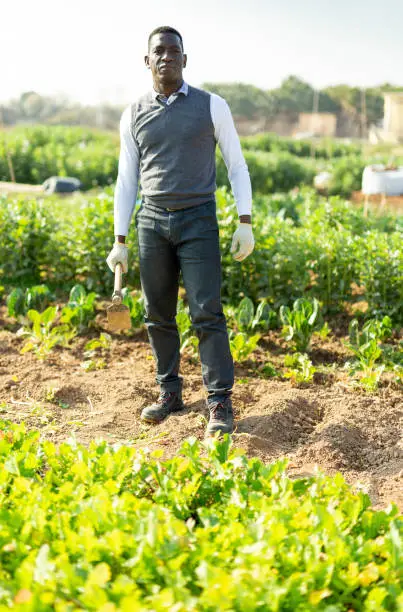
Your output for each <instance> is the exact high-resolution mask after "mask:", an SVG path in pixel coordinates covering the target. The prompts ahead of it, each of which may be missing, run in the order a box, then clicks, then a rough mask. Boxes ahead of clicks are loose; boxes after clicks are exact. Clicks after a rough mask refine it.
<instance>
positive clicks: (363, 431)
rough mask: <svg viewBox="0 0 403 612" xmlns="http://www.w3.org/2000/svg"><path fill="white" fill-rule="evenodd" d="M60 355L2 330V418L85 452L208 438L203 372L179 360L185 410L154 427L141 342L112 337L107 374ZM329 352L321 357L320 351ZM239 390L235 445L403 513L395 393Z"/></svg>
mask: <svg viewBox="0 0 403 612" xmlns="http://www.w3.org/2000/svg"><path fill="white" fill-rule="evenodd" d="M80 342H81V344H80V343H79V344H78V345H76V346H75V348H73V349H72V350H67V349H59V348H57V349H56V350H55V351H54V353H53V354H52V356H51V357H50V358H49V359H48V361H45V362H41V361H39V360H38V359H37V358H36V357H35V356H34V355H32V354H30V353H28V354H25V355H21V354H20V353H19V350H20V348H21V340H20V339H19V338H17V337H16V336H15V334H14V333H12V332H10V331H8V330H6V329H4V328H3V330H2V331H0V418H4V419H10V420H13V421H21V420H25V422H26V423H27V424H28V425H29V426H30V427H37V428H40V429H41V430H42V434H43V436H45V437H46V438H48V439H51V440H53V441H61V440H64V439H66V438H67V437H69V436H70V434H71V432H73V431H74V432H75V435H76V437H77V439H78V440H79V441H81V442H84V443H87V442H89V441H90V440H91V439H94V438H97V437H102V438H104V439H106V440H109V441H111V442H116V441H127V440H130V441H131V442H135V443H136V444H137V445H138V446H139V447H142V446H147V447H149V448H152V449H154V448H161V449H163V450H164V457H169V456H172V455H173V454H174V453H175V452H176V451H177V449H178V448H179V446H180V444H181V442H182V441H183V439H184V438H186V437H187V436H190V435H193V436H196V437H197V438H199V439H203V437H204V431H205V426H206V422H207V416H208V415H207V410H206V406H205V400H204V398H205V395H204V391H203V389H202V382H201V375H200V367H199V364H198V363H194V362H192V360H191V359H190V358H187V357H184V358H183V360H182V374H183V375H184V379H185V383H184V400H185V403H186V410H185V411H184V412H183V413H180V414H177V415H174V416H171V417H169V418H168V419H167V420H166V421H165V422H163V423H161V424H160V425H157V426H152V425H151V426H150V425H144V424H142V423H141V422H140V419H139V415H140V413H141V410H142V408H143V407H144V406H145V405H146V404H147V403H149V402H151V401H154V399H155V398H156V396H157V389H156V386H155V382H154V365H153V360H152V357H151V351H150V348H149V345H148V343H147V342H145V338H144V334H143V335H140V336H137V337H131V338H127V337H125V338H121V337H119V336H115V337H114V339H113V342H112V348H111V350H110V353H109V354H108V356H107V357H106V362H107V368H106V369H103V370H98V371H85V370H84V369H83V367H82V365H81V364H82V361H83V355H82V347H83V344H84V342H85V341H84V340H82V341H80ZM322 351H323V352H324V353H326V351H325V349H322ZM236 374H237V380H238V381H239V382H238V384H237V386H236V388H235V390H234V396H233V399H234V402H233V403H234V407H235V411H236V412H235V417H236V432H235V434H234V442H235V445H236V446H239V447H242V448H244V449H245V450H246V452H247V454H248V455H249V456H258V457H260V458H261V459H262V460H263V461H272V460H274V459H277V458H279V457H282V456H287V457H289V458H290V464H289V466H288V473H289V475H290V476H295V475H299V474H312V473H314V471H315V469H319V470H321V471H324V472H325V473H327V474H329V475H334V474H335V473H336V472H337V471H340V472H341V473H342V474H343V476H344V477H345V479H346V481H347V482H348V483H350V484H352V485H354V486H355V487H362V488H363V489H364V490H365V491H367V492H368V494H369V495H370V497H371V501H372V504H373V507H374V508H376V509H380V508H384V507H386V506H387V505H388V504H389V502H391V501H393V502H395V503H396V504H397V505H398V506H399V508H400V511H403V438H402V429H403V428H402V424H403V400H402V394H401V391H398V390H396V389H394V388H393V387H392V386H389V387H386V388H382V389H381V390H380V391H379V392H378V393H376V394H368V393H365V392H363V391H360V392H357V391H353V390H350V389H349V388H348V387H347V386H346V385H345V384H343V382H340V381H337V380H336V382H333V383H331V384H329V381H327V382H326V383H325V384H313V385H309V386H308V387H306V388H297V387H293V386H292V384H291V383H290V381H280V380H278V379H274V380H272V379H269V380H266V379H262V378H261V377H259V376H257V373H256V372H253V371H252V370H251V369H249V370H248V369H246V368H239V367H238V368H237V372H236Z"/></svg>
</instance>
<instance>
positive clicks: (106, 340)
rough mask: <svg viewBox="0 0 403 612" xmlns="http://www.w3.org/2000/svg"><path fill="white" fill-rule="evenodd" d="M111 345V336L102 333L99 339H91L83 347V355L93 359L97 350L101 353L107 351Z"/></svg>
mask: <svg viewBox="0 0 403 612" xmlns="http://www.w3.org/2000/svg"><path fill="white" fill-rule="evenodd" d="M111 345H112V336H110V335H109V334H107V333H105V332H102V333H101V334H100V336H99V338H93V339H92V340H89V341H88V342H87V343H86V345H85V347H84V355H85V356H86V357H93V356H94V355H95V353H96V351H97V350H99V349H100V350H101V352H104V351H109V350H110V348H111Z"/></svg>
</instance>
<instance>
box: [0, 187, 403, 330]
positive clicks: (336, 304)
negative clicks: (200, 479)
mask: <svg viewBox="0 0 403 612" xmlns="http://www.w3.org/2000/svg"><path fill="white" fill-rule="evenodd" d="M253 212H254V233H255V239H256V247H255V250H254V252H253V253H252V255H251V256H250V257H248V258H247V259H246V260H245V262H243V263H242V265H241V266H240V265H239V264H238V263H237V262H235V261H234V260H233V258H232V256H231V254H230V244H231V240H232V235H233V232H234V230H235V228H236V224H237V214H236V209H235V206H234V202H233V199H232V197H231V196H230V195H229V194H228V193H227V192H226V191H225V189H224V188H223V189H221V190H219V191H218V192H217V213H218V217H219V220H220V240H221V247H222V266H223V300H224V302H226V303H237V302H238V301H239V299H240V298H241V297H242V296H244V295H247V296H248V297H250V298H251V299H252V300H253V301H254V302H256V301H257V300H258V299H259V298H266V299H268V301H269V302H270V303H271V304H272V305H273V306H274V307H275V308H278V307H279V306H280V305H282V304H285V305H291V304H292V303H293V301H294V300H295V299H297V298H299V297H302V296H304V297H312V298H313V297H316V298H317V299H318V300H320V301H321V303H322V305H323V309H324V312H325V313H333V314H334V313H337V312H343V311H344V310H345V308H346V304H352V303H357V302H358V301H365V302H366V304H367V309H366V312H367V315H368V316H384V315H388V316H390V317H391V318H392V319H393V320H394V321H395V322H396V323H397V324H398V323H402V319H403V299H402V298H403V293H402V292H403V287H402V267H403V254H402V249H401V238H402V220H401V217H399V216H396V215H394V214H391V213H385V214H383V215H381V216H378V215H377V214H374V213H371V214H369V216H367V217H365V216H364V215H363V213H362V210H361V209H360V208H357V207H355V206H353V205H351V204H350V203H348V202H346V201H344V200H343V199H341V198H338V197H334V198H331V199H330V200H326V199H325V198H322V197H319V196H317V195H316V194H314V193H313V192H312V191H310V190H306V191H301V192H299V193H293V194H277V195H274V196H265V197H264V196H260V197H259V196H258V197H256V199H255V203H254V211H253ZM0 227H1V243H0V262H1V263H0V266H1V277H2V279H3V280H2V284H3V285H7V286H10V285H11V284H13V283H14V284H15V283H16V282H18V283H19V284H21V285H23V284H31V285H32V284H38V283H40V282H42V281H43V282H46V283H47V284H50V285H51V286H55V287H58V288H59V289H63V290H64V291H66V292H67V291H69V290H70V289H71V287H72V286H73V284H75V282H77V281H79V282H80V283H82V284H83V285H84V286H85V287H86V289H88V290H96V291H98V292H100V293H103V294H107V293H109V292H110V290H111V287H112V274H111V273H110V272H109V271H108V269H107V267H106V265H105V256H106V254H107V253H108V252H109V250H110V248H111V243H112V242H113V190H112V188H109V189H108V188H107V189H105V191H103V192H102V193H101V194H99V195H97V196H91V197H83V196H77V197H75V198H69V199H67V200H65V199H57V198H51V199H39V200H36V199H24V198H14V199H7V197H6V196H3V197H2V198H1V199H0ZM128 245H129V251H130V257H131V265H130V270H129V273H128V275H127V283H128V284H129V285H131V286H133V287H136V286H137V287H138V286H139V268H138V257H137V244H136V236H135V231H134V229H133V224H132V229H131V231H130V234H129V237H128Z"/></svg>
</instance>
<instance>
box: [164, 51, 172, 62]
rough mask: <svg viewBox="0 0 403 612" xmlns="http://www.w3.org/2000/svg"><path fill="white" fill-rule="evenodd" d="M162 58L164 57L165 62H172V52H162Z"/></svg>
mask: <svg viewBox="0 0 403 612" xmlns="http://www.w3.org/2000/svg"><path fill="white" fill-rule="evenodd" d="M162 59H163V61H164V62H171V61H172V56H171V54H170V52H169V51H168V50H167V51H164V53H163V54H162Z"/></svg>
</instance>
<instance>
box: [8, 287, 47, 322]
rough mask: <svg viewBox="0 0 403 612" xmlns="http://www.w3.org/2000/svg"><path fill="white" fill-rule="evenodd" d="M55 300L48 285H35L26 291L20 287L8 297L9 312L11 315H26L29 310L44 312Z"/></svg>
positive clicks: (16, 316)
mask: <svg viewBox="0 0 403 612" xmlns="http://www.w3.org/2000/svg"><path fill="white" fill-rule="evenodd" d="M54 300H55V296H54V295H53V293H52V292H51V291H50V289H49V287H47V285H34V286H33V287H27V288H26V289H25V291H24V290H23V289H21V288H20V287H16V288H15V289H13V290H12V291H11V292H10V293H9V295H8V297H7V314H8V316H9V317H15V318H18V317H19V316H24V315H25V314H26V313H27V312H28V310H31V309H32V310H38V311H39V312H42V311H43V310H44V309H45V308H47V307H48V306H49V304H50V303H51V302H53V301H54Z"/></svg>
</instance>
